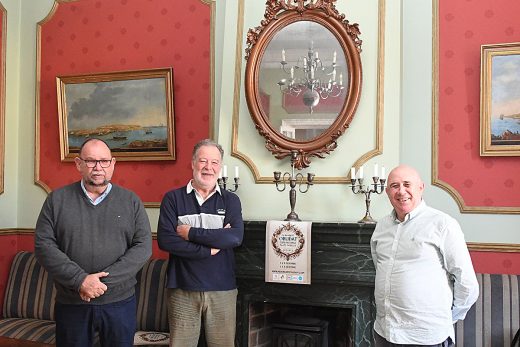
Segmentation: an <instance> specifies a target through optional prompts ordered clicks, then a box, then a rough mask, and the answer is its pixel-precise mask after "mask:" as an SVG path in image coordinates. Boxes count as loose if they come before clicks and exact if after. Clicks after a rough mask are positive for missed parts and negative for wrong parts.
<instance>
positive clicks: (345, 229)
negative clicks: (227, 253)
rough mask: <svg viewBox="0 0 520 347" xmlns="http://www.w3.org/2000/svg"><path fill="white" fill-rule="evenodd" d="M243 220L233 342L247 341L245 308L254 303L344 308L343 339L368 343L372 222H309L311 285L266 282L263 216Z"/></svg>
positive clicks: (371, 309)
mask: <svg viewBox="0 0 520 347" xmlns="http://www.w3.org/2000/svg"><path fill="white" fill-rule="evenodd" d="M244 226H245V233H244V241H243V243H242V246H240V247H239V248H237V249H236V252H235V256H236V263H237V280H238V301H237V346H248V344H249V342H248V341H249V338H250V336H249V331H250V313H251V312H250V311H251V310H252V307H253V306H254V305H258V303H265V304H268V305H270V306H276V305H282V306H283V305H286V306H287V305H289V306H291V307H294V305H302V306H304V307H318V308H329V309H330V308H337V309H340V310H345V309H347V310H348V312H350V317H349V319H348V320H349V321H350V322H351V324H350V331H349V339H350V341H349V343H348V344H347V345H348V346H366V347H368V346H371V345H372V344H371V341H372V327H373V321H374V318H375V306H374V279H375V270H374V265H373V263H372V257H371V255H370V237H371V235H372V232H373V231H374V227H375V225H370V224H358V223H313V224H312V238H311V239H312V240H311V244H312V251H311V254H312V260H311V262H312V270H311V272H312V274H311V278H312V279H311V284H310V285H303V284H301V285H298V284H280V283H266V282H265V281H264V278H265V242H266V240H265V237H266V232H265V228H266V222H261V221H246V222H244Z"/></svg>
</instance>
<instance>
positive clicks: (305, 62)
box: [303, 57, 307, 68]
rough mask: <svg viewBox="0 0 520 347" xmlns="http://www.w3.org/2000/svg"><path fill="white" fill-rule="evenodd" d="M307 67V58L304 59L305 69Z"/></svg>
mask: <svg viewBox="0 0 520 347" xmlns="http://www.w3.org/2000/svg"><path fill="white" fill-rule="evenodd" d="M306 66H307V57H304V58H303V68H305V67H306Z"/></svg>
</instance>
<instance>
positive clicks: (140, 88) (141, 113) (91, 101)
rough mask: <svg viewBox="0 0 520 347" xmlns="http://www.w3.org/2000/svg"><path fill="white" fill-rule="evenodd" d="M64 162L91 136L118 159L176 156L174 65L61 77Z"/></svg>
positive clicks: (62, 150) (58, 89)
mask: <svg viewBox="0 0 520 347" xmlns="http://www.w3.org/2000/svg"><path fill="white" fill-rule="evenodd" d="M56 86H57V92H58V114H59V128H60V149H61V160H62V161H72V160H73V159H74V157H76V156H77V155H78V153H79V148H80V146H81V144H82V143H83V142H84V141H85V140H87V139H88V138H92V137H95V138H99V139H102V140H103V141H105V142H106V143H107V144H108V145H109V147H110V149H111V150H112V154H113V155H114V157H116V158H117V159H118V160H134V161H137V160H174V159H175V132H174V109H173V69H172V68H162V69H153V70H139V71H124V72H110V73H100V74H89V75H75V76H57V77H56Z"/></svg>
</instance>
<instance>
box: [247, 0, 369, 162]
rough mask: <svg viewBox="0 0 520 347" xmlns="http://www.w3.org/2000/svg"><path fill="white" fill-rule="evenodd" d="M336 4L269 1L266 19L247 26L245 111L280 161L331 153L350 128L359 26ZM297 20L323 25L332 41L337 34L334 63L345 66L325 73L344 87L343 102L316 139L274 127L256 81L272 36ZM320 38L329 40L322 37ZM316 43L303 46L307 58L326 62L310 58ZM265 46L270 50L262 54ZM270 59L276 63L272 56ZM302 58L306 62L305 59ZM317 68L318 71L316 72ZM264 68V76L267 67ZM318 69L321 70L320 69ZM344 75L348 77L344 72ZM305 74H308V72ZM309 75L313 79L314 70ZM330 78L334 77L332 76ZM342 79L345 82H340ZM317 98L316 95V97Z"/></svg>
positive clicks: (356, 91) (356, 93)
mask: <svg viewBox="0 0 520 347" xmlns="http://www.w3.org/2000/svg"><path fill="white" fill-rule="evenodd" d="M335 2H336V0H268V1H267V3H266V10H265V14H264V19H263V20H262V21H261V23H260V26H258V27H255V28H254V29H249V31H248V34H247V48H246V50H245V59H246V60H247V65H246V69H245V96H246V102H247V105H248V108H249V112H250V114H251V117H252V119H253V122H254V124H255V127H256V128H257V130H258V132H259V133H260V135H262V136H263V137H264V138H265V141H266V143H265V146H266V148H267V149H268V150H269V151H270V152H272V153H273V155H274V156H275V157H276V158H277V159H283V158H285V157H287V156H291V154H292V153H294V152H296V153H297V158H296V160H295V164H294V165H295V167H296V168H298V169H302V168H305V167H308V166H309V165H310V162H311V159H310V158H311V157H319V158H324V157H325V155H326V154H329V153H330V152H331V151H333V150H334V149H335V148H336V147H337V142H336V141H337V139H338V138H339V137H340V136H341V135H342V134H343V133H344V132H345V131H346V129H347V128H348V127H349V124H350V122H351V121H352V119H353V117H354V113H355V110H356V108H357V106H358V103H359V99H360V95H361V83H362V69H361V59H360V53H361V42H362V41H361V40H360V39H359V37H358V36H359V35H360V31H359V28H358V25H357V24H350V23H349V21H348V20H346V19H345V15H344V14H340V13H339V12H338V11H337V10H336V8H335V6H334V3H335ZM300 22H309V23H308V24H311V23H312V24H313V25H314V23H315V24H317V26H318V29H319V28H320V27H322V29H321V30H322V31H324V32H325V33H326V34H327V35H330V37H331V41H333V39H334V38H335V39H336V40H337V45H338V47H339V51H338V53H339V54H338V55H339V57H340V59H338V62H341V61H344V62H345V65H346V66H345V67H344V69H345V70H342V71H341V76H340V77H339V80H338V77H337V76H336V71H333V72H331V70H328V72H329V73H328V74H327V76H326V78H329V86H330V82H333V84H337V85H341V86H342V89H344V92H345V95H344V96H343V97H342V99H340V100H341V101H343V103H342V104H340V105H339V106H338V108H339V112H337V115H334V117H333V118H332V119H331V120H330V121H329V122H326V121H325V122H323V121H322V122H321V123H323V124H326V125H325V126H323V129H322V130H320V132H318V133H316V135H315V137H311V138H304V139H303V140H301V141H300V140H298V139H297V138H295V137H294V136H292V133H290V132H289V133H287V132H285V131H283V127H280V130H278V129H277V127H276V126H275V125H273V122H271V121H270V117H272V116H273V115H271V114H270V112H269V111H266V102H265V101H263V98H265V95H263V94H264V93H263V92H262V91H261V90H260V87H259V84H260V82H259V81H260V79H261V76H262V73H261V71H260V69H261V66H262V61H263V60H268V59H270V58H269V57H270V56H271V57H272V55H273V54H272V53H273V52H272V51H271V49H270V48H269V47H270V45H274V44H272V42H274V40H273V39H274V38H275V37H276V35H278V34H280V33H281V32H282V30H289V29H288V28H287V27H288V26H290V25H293V24H295V23H297V24H298V23H300ZM300 24H307V23H300ZM314 26H316V25H314ZM323 29H324V30H323ZM291 41H293V40H291V39H287V44H288V45H291V44H292V45H294V42H291ZM321 41H327V40H323V39H322V40H321ZM320 44H324V42H313V41H311V42H310V43H309V44H308V45H309V48H307V47H302V49H303V50H304V51H305V50H307V49H308V51H309V55H308V56H309V57H310V59H311V60H312V61H318V62H319V63H320V64H321V62H322V61H321V59H323V61H325V58H319V59H318V55H317V54H315V55H314V54H312V57H311V51H313V48H312V47H313V46H314V45H320ZM268 48H269V50H270V51H269V53H266V52H267V50H268ZM280 52H281V54H282V58H281V59H279V60H281V61H279V62H278V63H282V62H283V63H282V69H280V70H283V67H285V64H284V63H285V49H283V52H282V51H280ZM323 53H324V52H321V53H320V54H321V57H323V56H324V55H325V54H323ZM326 53H328V56H329V57H331V56H332V53H331V52H326ZM305 54H307V53H305ZM305 54H304V55H305ZM302 59H303V58H301V59H300V60H299V61H300V62H301V61H302ZM305 59H307V58H305ZM329 59H332V58H329ZM333 59H334V60H333V61H332V63H333V64H332V63H330V62H329V66H336V51H335V50H334V58H333ZM271 60H273V61H274V59H271ZM287 60H289V59H287ZM305 61H306V62H307V60H305ZM271 65H273V64H271ZM339 65H341V64H338V66H339ZM296 69H298V70H301V71H303V72H305V71H306V70H305V69H304V68H299V67H296ZM288 71H289V70H286V71H285V73H286V74H287V73H288ZM307 71H308V70H307ZM316 71H317V72H318V70H316ZM262 72H264V74H265V71H262ZM319 72H320V73H321V70H320V71H319ZM343 73H345V74H346V75H345V76H343ZM309 76H311V75H310V74H309ZM292 77H293V72H292V71H291V79H290V80H292ZM312 77H314V71H313V73H312ZM333 77H334V80H333V79H332V78H333ZM290 80H289V81H290ZM285 81H287V80H286V79H281V80H280V81H279V82H278V83H277V84H278V85H280V84H282V85H284V83H285ZM344 81H345V83H343V82H344ZM325 84H326V83H325ZM280 89H281V86H280ZM311 89H313V88H311ZM311 91H312V90H311ZM342 92H343V91H342ZM280 93H281V92H280ZM315 94H316V93H315ZM304 98H305V95H304ZM316 98H318V99H319V97H318V96H317V97H316ZM341 101H340V102H341ZM302 102H303V103H305V105H306V106H309V105H308V100H303V101H302ZM316 103H317V102H315V104H316ZM267 104H268V103H267ZM315 104H314V105H312V106H310V114H312V112H313V109H312V107H313V106H315ZM312 120H313V117H311V119H303V120H301V122H303V123H305V122H307V123H309V122H311V121H312ZM291 121H293V120H292V119H288V120H285V123H283V124H288V123H290V122H291ZM318 123H320V122H318ZM316 127H318V125H316ZM288 134H289V135H288Z"/></svg>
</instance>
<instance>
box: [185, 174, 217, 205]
mask: <svg viewBox="0 0 520 347" xmlns="http://www.w3.org/2000/svg"><path fill="white" fill-rule="evenodd" d="M191 182H192V181H191V180H190V181H189V182H188V184H187V185H186V193H187V194H190V193H191V192H192V191H195V197H196V198H197V202H198V203H199V206H202V204H203V203H204V201H206V200H208V199H209V198H210V197H211V196H212V195H213V194H215V193H216V192H218V193H219V194H221V193H220V186H219V185H218V184H215V189H213V191H212V192H211V193H209V195H208V196H207V197H206V198H205V199H204V198H203V197H202V195H200V194H199V192H198V191H197V189H195V188H194V187H193V184H192V183H191ZM221 195H222V194H221Z"/></svg>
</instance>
